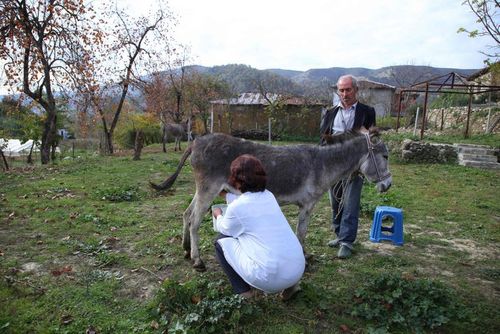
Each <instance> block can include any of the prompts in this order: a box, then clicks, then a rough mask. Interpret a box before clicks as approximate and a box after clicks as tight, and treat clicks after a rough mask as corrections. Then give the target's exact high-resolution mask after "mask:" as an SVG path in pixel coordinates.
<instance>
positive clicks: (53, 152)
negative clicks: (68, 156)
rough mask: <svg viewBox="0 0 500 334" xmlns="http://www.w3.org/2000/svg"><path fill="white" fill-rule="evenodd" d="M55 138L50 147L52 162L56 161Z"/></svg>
mask: <svg viewBox="0 0 500 334" xmlns="http://www.w3.org/2000/svg"><path fill="white" fill-rule="evenodd" d="M57 144H58V143H57V136H56V137H55V138H54V141H53V142H52V145H51V147H50V159H51V160H52V162H54V161H56V149H57Z"/></svg>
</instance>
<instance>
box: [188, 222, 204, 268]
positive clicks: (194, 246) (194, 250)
mask: <svg viewBox="0 0 500 334" xmlns="http://www.w3.org/2000/svg"><path fill="white" fill-rule="evenodd" d="M200 224H201V219H195V220H193V221H192V222H191V226H189V231H190V233H191V261H193V268H194V269H195V270H196V271H200V272H201V271H205V270H207V267H205V263H203V260H202V259H201V257H200V249H199V245H200V234H199V228H200Z"/></svg>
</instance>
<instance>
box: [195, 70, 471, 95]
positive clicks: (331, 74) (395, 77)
mask: <svg viewBox="0 0 500 334" xmlns="http://www.w3.org/2000/svg"><path fill="white" fill-rule="evenodd" d="M190 68H192V69H193V70H196V71H198V72H200V73H206V74H210V75H213V76H216V77H218V78H219V79H221V80H224V81H226V82H227V83H228V85H229V86H230V87H231V88H232V89H233V91H234V92H235V93H244V92H256V91H258V86H259V83H260V84H262V83H265V86H267V88H268V90H269V91H271V90H274V92H287V93H292V94H298V95H306V96H314V97H317V98H326V99H329V98H330V95H331V86H332V85H333V84H335V83H336V82H337V79H338V78H339V77H340V76H342V75H345V74H352V75H354V76H356V77H358V78H361V79H366V80H371V81H376V82H380V83H384V84H388V85H391V86H395V87H408V86H411V85H413V84H416V83H419V82H422V81H426V80H429V79H432V78H436V77H440V76H444V75H446V74H448V73H450V72H455V73H458V74H460V75H461V76H463V77H468V76H470V75H472V74H473V73H475V72H477V71H479V70H480V69H458V68H442V67H431V66H417V65H398V66H388V67H382V68H379V69H369V68H363V67H353V68H346V67H330V68H318V69H310V70H307V71H295V70H287V69H266V70H258V69H255V68H252V67H250V66H247V65H240V64H229V65H221V66H213V67H205V66H199V65H194V66H190Z"/></svg>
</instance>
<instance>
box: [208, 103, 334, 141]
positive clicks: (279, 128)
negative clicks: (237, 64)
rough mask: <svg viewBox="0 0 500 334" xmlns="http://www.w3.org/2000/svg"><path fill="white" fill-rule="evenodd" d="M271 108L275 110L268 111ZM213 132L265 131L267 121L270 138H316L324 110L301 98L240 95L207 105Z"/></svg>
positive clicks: (317, 104)
mask: <svg viewBox="0 0 500 334" xmlns="http://www.w3.org/2000/svg"><path fill="white" fill-rule="evenodd" d="M271 104H273V105H277V106H279V108H277V109H274V111H272V108H271ZM211 105H212V107H211V111H212V113H213V131H214V132H223V133H234V132H237V131H248V130H256V131H268V127H269V121H270V120H271V124H272V132H273V133H274V134H286V135H291V136H304V137H314V136H318V131H319V123H320V120H321V110H322V109H323V108H324V107H325V106H326V104H325V103H321V102H319V101H312V100H308V99H306V98H303V97H290V96H282V95H279V94H268V95H267V98H266V97H265V96H263V95H262V94H260V93H242V94H240V95H239V96H238V97H235V98H230V99H223V100H216V101H212V102H211Z"/></svg>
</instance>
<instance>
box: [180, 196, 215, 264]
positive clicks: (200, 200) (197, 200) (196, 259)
mask: <svg viewBox="0 0 500 334" xmlns="http://www.w3.org/2000/svg"><path fill="white" fill-rule="evenodd" d="M212 188H213V189H212ZM217 191H218V188H214V187H211V188H210V189H209V190H208V191H204V192H200V191H198V190H196V194H195V196H194V198H193V201H192V202H191V204H190V205H189V208H188V210H186V212H185V213H184V214H185V215H186V216H184V220H185V223H184V233H185V234H187V233H189V239H190V242H191V245H190V246H191V261H192V262H193V268H194V269H195V270H197V271H205V270H206V267H205V264H204V263H203V260H202V259H201V257H200V250H199V244H200V235H199V228H200V224H201V222H202V220H203V216H204V215H205V213H206V212H207V210H208V208H209V207H210V204H211V203H212V200H213V199H214V198H215V196H216V195H217ZM188 214H189V215H188ZM186 221H187V222H188V223H187V226H186ZM184 239H187V236H185V237H184V238H183V240H184ZM186 245H187V244H185V243H184V242H183V246H184V247H186ZM184 249H186V248H184Z"/></svg>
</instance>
